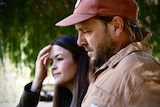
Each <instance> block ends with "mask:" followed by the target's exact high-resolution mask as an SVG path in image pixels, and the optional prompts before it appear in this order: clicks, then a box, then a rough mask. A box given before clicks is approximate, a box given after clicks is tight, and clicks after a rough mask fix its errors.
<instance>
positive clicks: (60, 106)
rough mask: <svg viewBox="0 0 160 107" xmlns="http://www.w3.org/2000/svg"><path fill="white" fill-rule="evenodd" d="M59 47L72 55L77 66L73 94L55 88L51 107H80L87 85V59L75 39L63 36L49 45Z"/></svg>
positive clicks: (61, 88)
mask: <svg viewBox="0 0 160 107" xmlns="http://www.w3.org/2000/svg"><path fill="white" fill-rule="evenodd" d="M54 44H56V45H59V46H61V47H63V48H65V49H67V50H69V51H70V52H71V53H72V57H73V60H74V61H75V62H77V64H78V70H77V75H76V78H75V80H74V86H73V93H72V92H71V91H70V90H69V89H67V88H66V87H63V86H55V91H54V96H53V107H81V102H82V99H83V97H84V95H85V94H86V92H87V89H88V85H89V77H88V74H89V57H88V56H87V52H86V51H85V50H84V48H82V47H79V46H78V45H77V37H76V36H69V35H65V36H62V37H60V38H58V39H57V40H55V41H53V42H52V43H51V45H54Z"/></svg>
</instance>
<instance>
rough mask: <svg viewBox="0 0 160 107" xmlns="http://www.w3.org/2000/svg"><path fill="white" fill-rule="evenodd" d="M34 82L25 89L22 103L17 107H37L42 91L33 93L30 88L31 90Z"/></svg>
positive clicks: (21, 99)
mask: <svg viewBox="0 0 160 107" xmlns="http://www.w3.org/2000/svg"><path fill="white" fill-rule="evenodd" d="M31 85H32V82H31V83H29V84H27V85H26V86H25V87H24V91H23V94H22V96H21V98H20V101H19V103H18V105H17V107H36V106H37V104H38V102H39V99H40V91H41V89H40V90H37V91H36V92H31V91H30V88H31Z"/></svg>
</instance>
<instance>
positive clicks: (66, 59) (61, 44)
mask: <svg viewBox="0 0 160 107" xmlns="http://www.w3.org/2000/svg"><path fill="white" fill-rule="evenodd" d="M49 61H51V72H52V75H53V77H54V79H55V84H56V86H55V92H54V97H53V107H80V105H81V102H82V99H83V97H84V95H85V93H86V91H87V88H88V84H89V79H88V74H89V73H88V72H89V58H88V56H87V53H86V52H85V51H84V49H83V48H82V47H79V46H78V45H77V37H74V36H68V35H67V36H62V37H61V38H59V39H57V40H56V41H53V42H52V43H51V45H48V46H46V47H44V48H43V49H42V50H41V51H40V52H39V54H38V57H37V61H36V73H35V78H34V80H33V82H32V83H29V84H27V85H26V86H25V90H24V93H23V95H22V97H21V100H20V102H19V104H18V106H17V107H36V106H37V104H38V101H39V96H40V89H41V87H42V83H43V81H44V79H45V78H46V76H47V65H48V62H49Z"/></svg>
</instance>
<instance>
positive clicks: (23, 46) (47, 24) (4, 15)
mask: <svg viewBox="0 0 160 107" xmlns="http://www.w3.org/2000/svg"><path fill="white" fill-rule="evenodd" d="M156 1H157V2H156ZM137 2H138V4H139V6H140V14H139V19H140V21H141V22H142V23H143V24H144V25H145V26H147V27H149V28H150V30H151V31H152V33H153V36H152V38H151V40H150V42H151V43H152V44H153V46H154V50H153V55H154V56H155V57H157V58H158V59H160V53H159V52H160V48H159V47H158V41H159V40H160V37H159V36H158V35H160V29H158V28H160V25H159V23H160V20H158V19H160V14H159V10H160V2H159V1H158V0H145V1H144V0H137ZM74 4H75V0H0V58H1V59H2V58H3V56H5V55H6V54H8V55H9V58H10V59H11V60H12V62H13V63H14V64H16V65H18V64H19V63H22V62H23V63H24V64H25V65H27V66H29V67H30V68H31V69H32V70H33V69H34V64H35V60H36V57H37V54H38V52H39V50H40V49H42V48H43V47H44V46H45V45H48V44H49V43H50V42H51V41H52V40H53V39H54V38H56V37H57V36H59V35H63V34H71V35H74V34H76V31H75V30H74V27H73V26H71V27H55V26H54V24H55V23H56V22H57V21H59V20H60V19H62V18H64V17H66V16H68V15H69V14H70V13H72V11H73V8H74ZM32 73H34V72H32Z"/></svg>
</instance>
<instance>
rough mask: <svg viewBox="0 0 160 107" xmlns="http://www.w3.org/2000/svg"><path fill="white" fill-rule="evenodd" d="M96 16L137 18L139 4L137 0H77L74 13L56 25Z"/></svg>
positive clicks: (72, 23) (65, 24) (71, 23)
mask: <svg viewBox="0 0 160 107" xmlns="http://www.w3.org/2000/svg"><path fill="white" fill-rule="evenodd" d="M94 16H106V17H108V16H121V17H125V18H132V19H137V17H138V5H137V3H136V1H135V0H77V2H76V5H75V9H74V12H73V14H71V15H70V16H68V17H66V18H65V19H63V20H61V21H59V22H58V23H56V26H70V25H74V24H76V23H79V22H83V21H85V20H87V19H90V18H92V17H94Z"/></svg>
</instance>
